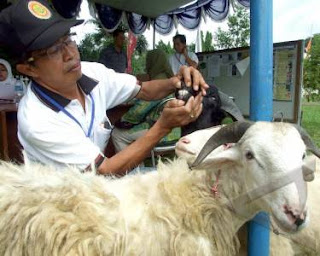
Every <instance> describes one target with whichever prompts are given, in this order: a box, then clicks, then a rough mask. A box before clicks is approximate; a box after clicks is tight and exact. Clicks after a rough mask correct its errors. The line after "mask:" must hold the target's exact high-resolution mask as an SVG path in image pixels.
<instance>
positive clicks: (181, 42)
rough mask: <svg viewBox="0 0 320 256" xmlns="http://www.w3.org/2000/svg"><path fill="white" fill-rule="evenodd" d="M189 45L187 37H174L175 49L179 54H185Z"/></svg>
mask: <svg viewBox="0 0 320 256" xmlns="http://www.w3.org/2000/svg"><path fill="white" fill-rule="evenodd" d="M186 45H187V42H186V37H185V36H184V35H180V34H177V35H175V36H174V37H173V48H174V49H175V50H176V52H177V53H183V51H184V49H185V47H186Z"/></svg>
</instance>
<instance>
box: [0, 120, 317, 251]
mask: <svg viewBox="0 0 320 256" xmlns="http://www.w3.org/2000/svg"><path fill="white" fill-rule="evenodd" d="M220 131H222V132H220ZM220 131H219V132H218V133H216V134H215V135H214V137H213V138H211V139H210V140H209V144H211V146H210V145H209V146H210V147H211V149H209V151H211V150H212V148H215V147H217V146H219V145H218V144H223V143H225V142H236V141H238V140H239V142H238V143H237V144H236V145H237V146H234V147H231V148H228V149H227V150H223V151H221V152H220V154H219V155H217V156H216V157H215V158H213V159H212V158H210V157H209V158H208V160H209V161H207V159H205V160H204V161H203V163H204V165H206V166H207V167H206V168H205V169H202V168H201V167H200V166H199V167H193V170H192V171H191V170H190V169H189V166H188V164H187V161H186V160H185V159H176V160H173V161H171V162H169V163H167V164H163V163H160V164H159V165H158V171H154V172H149V173H146V174H136V175H127V176H125V177H123V178H121V179H114V178H110V177H109V178H106V177H102V176H98V175H95V174H94V173H79V172H78V171H77V170H74V169H72V168H71V167H70V168H66V169H64V170H60V171H57V170H56V169H55V168H54V167H52V166H43V165H40V164H38V165H37V164H26V165H25V166H17V165H14V164H11V163H1V165H0V254H1V255H75V254H76V255H155V256H157V255H208V256H209V255H235V254H236V253H237V251H238V248H239V242H238V239H237V236H236V232H237V231H238V229H239V228H240V227H241V226H243V224H244V223H245V222H246V221H247V220H249V219H251V218H252V216H254V215H255V214H256V212H258V211H261V210H263V211H268V212H270V214H271V215H272V216H274V218H275V219H276V220H277V221H278V224H279V225H280V226H281V228H282V229H284V230H286V231H291V232H296V231H297V230H298V229H300V228H302V227H303V226H304V225H305V220H306V218H307V216H308V212H307V210H306V207H305V205H304V204H303V202H300V200H299V198H300V197H299V193H298V190H297V188H296V186H295V184H294V183H292V184H288V185H287V186H285V187H281V188H279V189H277V190H275V191H273V192H272V193H269V194H267V195H264V196H261V197H258V198H256V200H253V201H246V202H245V203H244V204H241V205H240V206H241V207H240V206H239V205H238V206H237V202H236V201H234V200H233V199H234V198H239V196H240V197H241V196H242V195H243V194H247V195H249V194H250V192H251V191H252V190H255V188H256V187H260V186H264V183H265V181H266V177H268V179H269V180H270V181H273V180H274V179H276V180H277V179H278V178H279V177H283V175H288V174H290V173H291V172H292V169H293V168H297V170H298V171H297V173H299V174H300V175H298V176H299V179H298V182H301V183H302V184H304V181H303V177H302V163H303V162H302V158H303V155H304V153H305V149H306V146H305V144H304V142H306V144H307V146H308V147H309V146H310V141H308V139H304V141H303V140H302V139H301V137H300V134H299V132H298V131H297V130H296V129H295V128H293V127H291V126H289V125H281V126H279V125H276V124H267V123H256V124H254V125H252V126H248V125H247V124H243V123H240V124H238V123H234V124H232V125H230V126H226V128H225V129H224V128H223V129H221V130H220ZM233 131H236V132H233ZM230 132H231V133H230ZM230 138H231V140H229V139H230ZM271 138H272V139H271ZM273 138H277V139H278V140H277V141H275V140H273ZM212 141H213V142H217V141H219V143H218V144H217V143H216V144H215V143H212ZM253 141H255V144H254V145H253V146H252V142H253ZM266 142H268V143H266ZM271 149H272V150H271ZM312 150H313V152H314V153H315V154H316V155H317V156H319V155H320V154H319V151H318V149H316V148H313V149H312ZM204 151H205V153H207V152H209V151H208V147H207V146H205V147H204ZM283 151H288V152H290V154H291V155H292V157H290V158H288V157H287V155H286V154H283V153H282V152H283ZM249 152H250V154H251V155H250V154H248V153H249ZM259 154H260V155H261V154H262V155H263V154H266V155H265V158H261V159H260V157H259ZM203 156H204V155H203V154H202V153H201V154H200V158H202V157H203ZM252 157H253V158H252ZM255 159H256V160H255ZM198 160H199V159H198ZM198 163H201V161H198ZM280 163H282V164H281V165H280ZM216 166H219V168H218V169H217V168H216ZM219 170H221V173H220V175H219V180H220V183H219V184H223V186H222V187H221V188H220V189H219V192H220V193H219V194H216V193H214V191H213V190H212V188H213V187H214V185H216V184H217V180H216V177H217V176H216V174H218V173H219V172H220V171H219ZM226 180H227V181H228V183H226V182H225V181H226ZM299 192H305V191H304V189H303V188H302V190H299ZM251 195H252V194H251ZM284 202H286V205H285V207H282V206H283V203H284ZM234 206H237V208H234ZM290 207H293V208H292V209H289V208H290ZM236 212H241V213H243V214H242V215H241V216H239V215H237V214H236Z"/></svg>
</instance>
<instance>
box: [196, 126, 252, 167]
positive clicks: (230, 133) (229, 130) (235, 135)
mask: <svg viewBox="0 0 320 256" xmlns="http://www.w3.org/2000/svg"><path fill="white" fill-rule="evenodd" d="M252 124H253V123H251V122H234V123H232V124H230V125H227V126H225V127H222V128H221V129H220V130H219V131H218V132H216V133H215V134H213V135H212V136H211V138H210V139H209V140H208V141H207V142H206V144H205V145H204V146H203V148H202V149H201V151H200V153H199V155H198V157H197V158H196V160H195V161H194V162H193V164H192V165H191V166H190V167H191V168H192V167H196V166H198V165H199V164H200V163H201V162H202V161H203V159H205V158H206V157H207V156H208V155H209V154H210V153H211V152H212V151H213V150H214V149H216V148H217V147H219V146H221V145H222V144H225V143H230V142H238V141H239V140H240V139H241V137H242V135H243V134H244V133H245V132H246V131H247V129H248V128H249V127H250V126H251V125H252Z"/></svg>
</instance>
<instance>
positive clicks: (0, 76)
mask: <svg viewBox="0 0 320 256" xmlns="http://www.w3.org/2000/svg"><path fill="white" fill-rule="evenodd" d="M7 78H8V70H7V68H6V67H5V65H2V64H0V82H3V81H5V80H6V79H7Z"/></svg>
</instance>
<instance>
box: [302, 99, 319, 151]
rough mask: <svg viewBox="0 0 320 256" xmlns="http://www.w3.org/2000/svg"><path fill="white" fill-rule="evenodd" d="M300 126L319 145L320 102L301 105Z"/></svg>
mask: <svg viewBox="0 0 320 256" xmlns="http://www.w3.org/2000/svg"><path fill="white" fill-rule="evenodd" d="M302 111H303V112H302V113H303V115H302V124H301V126H302V127H303V128H304V129H305V130H306V131H307V132H308V134H309V135H310V136H311V138H312V139H313V141H314V142H315V143H316V144H317V146H318V147H320V129H319V127H320V104H319V103H309V104H304V105H302Z"/></svg>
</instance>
